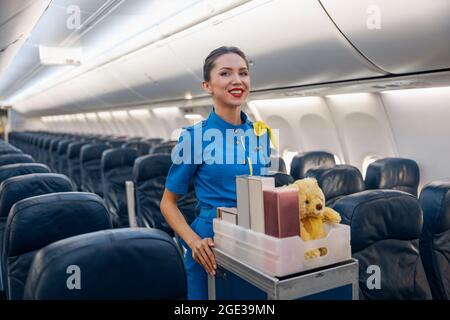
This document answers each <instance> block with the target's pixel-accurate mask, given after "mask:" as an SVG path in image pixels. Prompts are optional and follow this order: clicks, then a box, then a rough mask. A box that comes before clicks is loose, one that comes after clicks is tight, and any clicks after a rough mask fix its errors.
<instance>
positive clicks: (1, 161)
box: [0, 153, 34, 167]
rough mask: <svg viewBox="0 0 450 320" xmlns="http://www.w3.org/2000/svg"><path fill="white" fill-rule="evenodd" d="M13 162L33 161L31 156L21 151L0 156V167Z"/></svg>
mask: <svg viewBox="0 0 450 320" xmlns="http://www.w3.org/2000/svg"><path fill="white" fill-rule="evenodd" d="M15 163H34V159H33V157H32V156H30V155H28V154H23V153H12V154H5V155H3V156H0V167H1V166H5V165H7V164H15Z"/></svg>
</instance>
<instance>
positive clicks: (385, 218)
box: [333, 190, 423, 253]
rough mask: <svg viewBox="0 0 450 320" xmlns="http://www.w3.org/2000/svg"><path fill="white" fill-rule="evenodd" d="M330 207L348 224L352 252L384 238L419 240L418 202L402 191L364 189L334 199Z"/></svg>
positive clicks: (420, 218) (420, 216)
mask: <svg viewBox="0 0 450 320" xmlns="http://www.w3.org/2000/svg"><path fill="white" fill-rule="evenodd" d="M333 208H334V209H335V210H336V211H337V212H339V213H340V214H341V217H342V223H344V224H347V225H351V245H352V252H353V253H355V252H358V251H360V250H363V249H364V248H366V247H368V246H370V245H372V244H374V243H375V242H377V241H382V240H386V239H398V240H415V239H419V237H420V233H421V231H422V223H423V217H422V210H421V209H420V205H419V202H418V201H417V199H416V198H415V197H414V196H413V195H411V194H409V193H406V192H402V191H396V190H367V191H363V192H359V193H355V194H352V195H348V196H346V197H343V198H341V199H339V200H337V201H336V203H335V204H334V206H333Z"/></svg>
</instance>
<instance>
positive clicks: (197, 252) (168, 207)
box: [160, 188, 216, 275]
mask: <svg viewBox="0 0 450 320" xmlns="http://www.w3.org/2000/svg"><path fill="white" fill-rule="evenodd" d="M178 199H179V196H178V195H177V194H176V193H173V192H172V191H170V190H169V189H167V188H166V189H165V190H164V194H163V197H162V199H161V205H160V209H161V212H162V214H163V215H164V218H165V219H166V221H167V223H168V224H169V225H170V227H171V228H172V229H173V230H174V231H175V233H176V234H178V235H179V236H180V237H181V238H182V239H183V240H184V242H185V243H186V244H187V245H188V246H189V248H191V250H192V257H193V258H194V260H195V261H197V262H198V263H199V264H200V265H202V266H203V268H205V270H206V272H208V273H210V274H211V275H214V274H215V269H216V259H215V257H214V253H213V252H212V250H211V248H210V247H213V246H214V242H213V240H212V239H211V238H205V239H201V238H200V237H199V235H198V234H196V233H195V232H194V230H192V228H191V227H190V226H189V225H188V224H187V222H186V219H185V218H184V216H183V215H182V214H181V212H180V210H179V209H178V207H177V200H178Z"/></svg>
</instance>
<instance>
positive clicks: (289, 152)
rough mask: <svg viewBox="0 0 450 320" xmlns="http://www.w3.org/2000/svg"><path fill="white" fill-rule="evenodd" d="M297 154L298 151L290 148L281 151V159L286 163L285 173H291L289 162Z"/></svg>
mask: <svg viewBox="0 0 450 320" xmlns="http://www.w3.org/2000/svg"><path fill="white" fill-rule="evenodd" d="M297 154H298V151H296V150H294V149H291V148H286V149H284V150H283V153H282V156H281V157H282V158H283V160H284V162H285V163H286V171H287V172H288V173H289V172H291V162H292V159H294V157H295V156H296V155H297Z"/></svg>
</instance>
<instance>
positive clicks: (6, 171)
mask: <svg viewBox="0 0 450 320" xmlns="http://www.w3.org/2000/svg"><path fill="white" fill-rule="evenodd" d="M30 173H50V169H49V167H47V166H46V165H45V164H42V163H16V164H7V165H6V166H1V167H0V183H1V182H3V181H5V180H6V179H8V178H11V177H15V176H21V175H24V174H30Z"/></svg>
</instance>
